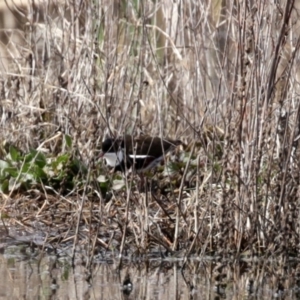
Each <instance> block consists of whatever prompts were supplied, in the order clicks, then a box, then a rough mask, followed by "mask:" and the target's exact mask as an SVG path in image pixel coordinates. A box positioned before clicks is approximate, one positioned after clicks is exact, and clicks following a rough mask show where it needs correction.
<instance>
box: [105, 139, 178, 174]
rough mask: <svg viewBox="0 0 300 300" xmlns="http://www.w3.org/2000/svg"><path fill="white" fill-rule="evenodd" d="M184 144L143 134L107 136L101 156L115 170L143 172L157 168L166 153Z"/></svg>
mask: <svg viewBox="0 0 300 300" xmlns="http://www.w3.org/2000/svg"><path fill="white" fill-rule="evenodd" d="M179 145H183V143H182V142H181V141H180V140H172V139H169V138H165V139H164V138H160V137H152V136H149V135H141V136H139V137H133V136H131V135H124V136H122V137H117V138H111V137H108V138H106V139H105V140H104V141H103V143H102V152H101V154H100V157H102V158H104V159H105V160H106V164H107V165H108V166H110V167H113V172H117V171H121V172H123V173H126V172H127V171H128V170H131V171H135V172H137V173H143V172H145V171H147V170H151V169H153V168H155V167H156V166H157V165H158V164H160V163H161V162H162V161H163V160H164V156H165V154H167V153H168V152H171V151H173V150H174V149H175V148H176V147H177V146H179Z"/></svg>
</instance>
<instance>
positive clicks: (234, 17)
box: [0, 0, 300, 254]
mask: <svg viewBox="0 0 300 300" xmlns="http://www.w3.org/2000/svg"><path fill="white" fill-rule="evenodd" d="M8 5H9V6H10V8H11V10H13V11H14V15H15V16H16V18H18V16H19V15H20V14H21V13H22V12H23V15H24V16H25V17H24V16H23V18H24V24H23V26H22V27H21V28H20V29H19V30H18V38H15V37H14V34H15V33H14V32H12V31H9V32H6V37H7V38H8V42H7V43H6V45H4V46H3V47H4V48H3V49H2V53H4V51H5V55H3V56H2V61H1V63H2V66H3V68H1V71H0V83H1V88H0V94H1V103H2V105H1V127H2V130H1V137H2V140H6V141H9V142H10V143H12V144H14V145H17V146H18V147H20V148H21V149H22V150H24V151H28V150H29V149H30V148H38V147H39V145H41V144H42V143H43V141H45V140H46V139H50V138H51V137H52V136H54V135H55V134H56V132H57V131H58V130H60V131H62V132H64V133H65V134H68V135H70V136H72V137H73V141H74V143H73V144H74V145H75V148H76V150H77V151H78V152H79V153H80V155H81V156H82V157H83V159H84V160H85V161H86V162H87V163H89V164H90V165H92V164H91V162H92V160H93V158H94V157H95V155H96V149H98V148H99V147H100V143H101V140H102V139H103V137H104V136H105V134H110V135H120V134H123V133H124V132H126V133H132V134H138V133H140V132H144V133H147V134H150V135H160V136H164V137H165V136H170V137H173V138H175V137H176V138H180V139H182V140H183V141H184V142H186V143H188V144H190V145H191V146H190V147H189V151H190V152H193V153H191V159H194V160H195V161H197V164H198V167H197V172H195V174H194V175H193V176H190V177H189V176H188V177H187V179H186V176H183V180H182V181H181V184H180V185H179V188H180V189H179V190H180V191H179V193H177V194H176V192H175V193H172V194H171V196H169V198H164V196H161V198H160V200H161V201H162V202H163V203H162V205H163V206H166V209H167V210H168V212H169V214H170V215H168V216H167V217H166V214H164V213H163V211H162V210H161V209H160V208H159V205H158V203H157V202H156V201H154V199H153V198H152V196H151V199H144V200H141V199H143V197H148V196H147V195H145V194H141V195H140V194H139V195H136V194H135V193H131V194H128V193H127V194H124V198H123V199H124V202H125V199H127V202H126V203H127V204H126V208H125V211H123V210H118V209H117V208H115V209H116V210H115V213H116V214H115V215H114V217H112V220H113V221H109V220H110V217H109V215H110V213H111V211H110V209H112V208H111V206H107V205H106V206H105V205H104V204H103V203H102V204H101V208H100V211H101V213H100V216H99V218H100V220H102V221H101V222H102V223H101V224H106V226H108V228H110V229H111V230H112V232H116V231H117V228H116V227H115V226H114V225H112V224H111V223H110V222H113V223H114V222H115V224H118V226H119V228H120V229H121V236H119V237H118V238H117V239H119V243H118V244H116V247H117V246H119V245H120V244H122V249H123V248H124V246H125V244H124V243H125V241H126V238H127V235H128V234H129V233H130V236H134V241H135V242H134V243H135V245H136V249H137V250H138V251H141V249H143V251H145V249H149V248H151V245H152V244H156V245H160V246H162V247H163V248H165V249H167V250H170V251H171V250H178V249H189V250H188V251H186V252H185V253H186V254H190V253H194V252H198V253H202V254H203V253H205V252H208V251H211V252H216V251H217V252H222V251H226V252H231V251H232V252H235V253H241V252H245V251H250V253H265V252H267V253H269V254H270V253H274V252H276V253H286V252H291V253H295V252H296V251H297V250H298V248H299V246H298V245H299V211H298V210H299V209H298V207H299V204H300V203H299V180H300V179H299V174H300V169H299V150H298V140H299V129H300V123H299V120H300V118H299V113H300V108H299V98H298V97H299V95H298V93H299V91H300V89H299V88H300V86H299V67H298V63H299V58H300V57H299V45H300V38H299V36H300V35H299V20H298V13H299V9H300V2H299V1H296V0H294V1H280V3H279V2H276V3H273V2H272V1H253V2H252V1H232V0H227V1H184V2H180V1H176V2H174V1H164V2H160V1H94V2H93V1H86V2H78V3H76V2H74V1H65V2H63V3H58V2H57V3H55V4H51V5H50V4H49V3H48V4H47V5H46V4H44V3H41V4H40V7H39V9H37V7H34V6H33V5H31V4H29V5H28V7H27V9H19V10H18V9H16V8H15V7H13V6H12V4H11V3H10V4H9V2H8ZM38 12H43V13H38ZM25 21H26V22H25ZM195 145H196V146H195ZM199 145H201V147H199ZM47 147H48V151H50V152H52V153H56V151H58V152H59V151H60V150H61V149H60V146H59V144H57V141H55V140H51V139H50V142H49V143H48V144H47ZM191 149H193V151H191ZM45 151H46V149H45ZM189 163H190V160H189ZM183 169H184V168H183ZM187 172H188V168H187V170H186V172H185V174H187ZM187 180H188V181H189V180H190V181H193V180H194V181H193V182H194V184H192V186H193V189H192V190H190V189H187ZM87 184H88V183H87ZM156 197H157V196H156ZM119 198H120V195H118V196H116V197H115V199H119ZM121 198H122V197H121ZM81 200H82V199H81ZM81 200H80V201H81ZM148 200H149V201H150V202H151V203H150V202H149V201H148ZM157 200H159V199H157ZM82 201H83V200H82ZM130 201H132V203H133V204H131V202H130ZM80 203H81V202H80ZM89 205H91V204H89ZM79 207H80V211H82V206H81V205H79V206H78V208H79ZM149 207H151V209H150V208H149ZM91 211H93V209H92V208H91ZM117 211H118V213H117ZM125 212H126V213H125ZM141 214H142V215H146V216H147V218H146V219H147V222H146V223H143V222H144V221H145V219H143V218H141V217H138V216H141ZM94 217H95V216H94ZM95 218H98V217H95ZM124 218H125V219H124ZM175 220H176V221H175ZM84 222H88V221H87V219H85V221H84ZM109 224H110V225H109ZM175 224H176V225H175ZM110 226H112V227H110ZM174 228H176V230H175V229H174ZM122 230H123V231H122ZM145 232H146V233H147V234H145ZM98 233H99V232H98ZM99 234H100V233H99ZM102 234H104V233H103V232H102ZM118 234H119V233H116V235H117V236H118ZM116 235H115V234H113V235H112V236H114V238H115V237H116ZM111 238H112V237H111ZM99 239H100V238H99ZM100 240H101V239H100ZM121 240H122V241H123V242H121ZM131 241H132V240H131ZM97 242H99V240H97V241H96V240H94V245H95V243H97ZM99 243H100V245H102V246H103V244H105V243H106V242H104V241H103V240H101V241H100V242H99ZM107 243H108V245H110V244H109V243H111V240H110V242H107ZM108 248H109V246H108Z"/></svg>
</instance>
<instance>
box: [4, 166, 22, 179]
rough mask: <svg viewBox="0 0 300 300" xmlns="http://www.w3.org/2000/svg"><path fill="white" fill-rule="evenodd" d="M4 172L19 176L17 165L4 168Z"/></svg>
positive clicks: (14, 176)
mask: <svg viewBox="0 0 300 300" xmlns="http://www.w3.org/2000/svg"><path fill="white" fill-rule="evenodd" d="M3 173H6V174H9V175H10V176H12V177H13V178H17V177H18V175H19V171H18V169H17V168H15V167H8V168H5V169H3Z"/></svg>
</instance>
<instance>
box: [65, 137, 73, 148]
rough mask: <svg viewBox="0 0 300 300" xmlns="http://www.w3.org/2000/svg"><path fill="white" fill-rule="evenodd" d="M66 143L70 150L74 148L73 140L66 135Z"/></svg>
mask: <svg viewBox="0 0 300 300" xmlns="http://www.w3.org/2000/svg"><path fill="white" fill-rule="evenodd" d="M65 142H66V145H67V146H68V147H69V148H72V138H71V137H70V136H69V135H68V134H65Z"/></svg>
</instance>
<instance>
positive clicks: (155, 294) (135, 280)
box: [0, 245, 300, 300]
mask: <svg viewBox="0 0 300 300" xmlns="http://www.w3.org/2000/svg"><path fill="white" fill-rule="evenodd" d="M181 267H182V261H174V260H173V261H172V260H161V259H152V260H148V261H147V262H139V263H137V262H132V261H131V262H129V260H128V261H125V262H124V263H123V265H122V266H121V267H119V265H118V263H117V262H116V261H114V260H109V261H105V260H101V261H99V260H98V261H97V260H96V262H94V263H93V264H92V267H90V268H87V267H86V263H84V262H83V260H80V259H78V260H77V261H76V262H75V267H74V268H73V267H71V264H70V259H68V258H67V257H60V258H59V257H57V256H55V255H46V254H41V252H39V253H37V252H34V251H32V252H30V251H28V245H27V246H26V247H25V246H20V245H19V246H11V247H7V248H6V249H5V250H4V251H2V253H1V254H0V299H10V300H13V299H105V300H109V299H166V300H167V299H278V298H280V299H299V295H300V289H299V287H298V286H297V283H298V276H299V274H298V273H297V270H298V263H297V262H294V263H292V264H291V265H289V266H285V267H282V265H281V263H280V262H276V263H275V262H268V263H266V261H262V262H259V263H258V262H256V263H249V262H248V263H246V262H240V263H239V264H236V263H230V262H225V261H223V262H220V261H219V262H214V261H211V260H210V261H202V262H201V261H199V260H197V259H194V260H191V261H189V262H188V263H187V264H186V265H185V268H184V269H183V271H182V268H181Z"/></svg>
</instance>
